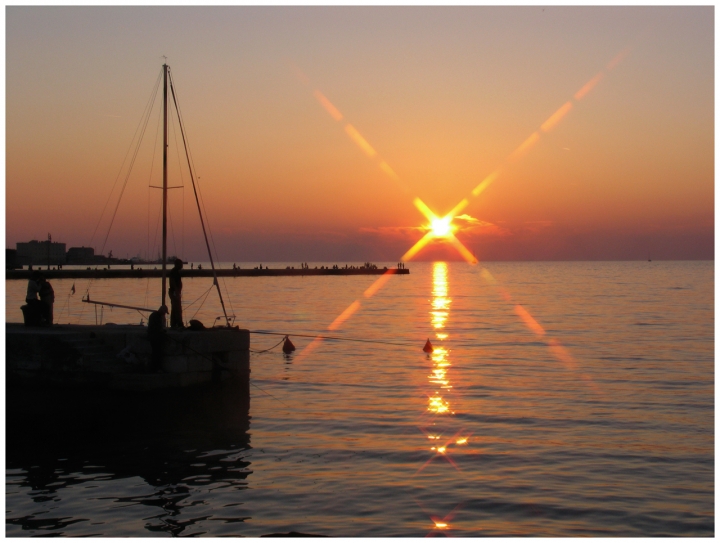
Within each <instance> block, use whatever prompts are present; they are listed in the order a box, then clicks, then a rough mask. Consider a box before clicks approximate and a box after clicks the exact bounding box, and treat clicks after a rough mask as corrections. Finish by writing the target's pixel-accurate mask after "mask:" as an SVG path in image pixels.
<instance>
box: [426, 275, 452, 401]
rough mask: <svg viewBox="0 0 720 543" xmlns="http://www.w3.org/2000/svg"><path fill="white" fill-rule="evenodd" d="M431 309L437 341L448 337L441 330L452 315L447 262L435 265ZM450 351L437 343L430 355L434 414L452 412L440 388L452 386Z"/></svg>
mask: <svg viewBox="0 0 720 543" xmlns="http://www.w3.org/2000/svg"><path fill="white" fill-rule="evenodd" d="M432 296H433V297H432V301H431V307H432V310H431V311H430V323H431V324H432V326H433V328H435V330H436V331H437V332H436V333H435V341H436V342H437V341H444V340H445V339H447V338H448V334H447V332H444V331H441V330H443V329H444V328H445V323H446V322H447V320H448V317H449V315H450V304H451V303H452V299H450V298H449V297H448V266H447V264H446V263H445V262H435V264H434V265H433V290H432ZM449 354H450V351H449V350H448V349H446V348H445V347H443V346H442V345H441V344H438V345H435V348H434V350H433V352H432V354H431V355H430V359H431V360H432V368H431V371H430V375H428V380H429V381H430V384H431V385H432V387H433V390H435V393H434V394H433V395H431V396H430V397H429V399H428V411H430V412H431V413H434V414H446V413H450V412H451V411H450V403H449V402H448V400H447V399H446V398H445V397H443V394H441V393H440V392H439V391H438V389H440V390H444V391H448V390H450V389H451V388H452V385H451V384H450V379H449V378H448V369H449V368H450V360H449Z"/></svg>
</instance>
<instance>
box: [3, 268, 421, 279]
mask: <svg viewBox="0 0 720 543" xmlns="http://www.w3.org/2000/svg"><path fill="white" fill-rule="evenodd" d="M34 271H39V272H41V273H42V274H43V276H45V278H47V279H127V278H137V279H142V278H147V277H162V269H160V268H158V269H155V268H135V269H132V270H131V269H129V268H117V269H115V268H111V269H107V268H97V269H95V268H92V269H89V270H88V269H85V270H69V269H62V270H57V269H54V270H45V269H40V268H36V269H35V270H34ZM168 271H169V269H168ZM215 272H216V273H217V275H218V277H280V276H283V277H284V276H288V275H290V276H315V275H383V274H385V273H391V274H395V275H407V274H409V273H410V270H408V269H406V268H402V269H401V268H367V267H355V268H337V269H333V268H328V267H325V268H311V269H307V268H306V269H303V268H296V269H292V268H290V269H288V268H277V269H274V268H262V269H259V268H257V269H256V268H251V269H240V268H235V269H232V268H230V269H225V268H223V269H216V270H215ZM32 273H33V271H30V270H6V271H5V279H29V278H30V275H31V274H32ZM182 276H183V277H212V276H213V271H212V269H210V268H203V269H201V270H199V269H197V268H195V269H187V268H185V269H183V271H182Z"/></svg>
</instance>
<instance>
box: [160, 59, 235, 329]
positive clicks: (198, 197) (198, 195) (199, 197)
mask: <svg viewBox="0 0 720 543" xmlns="http://www.w3.org/2000/svg"><path fill="white" fill-rule="evenodd" d="M168 74H169V77H170V90H171V92H172V96H173V101H174V102H175V112H176V113H177V117H178V122H179V124H180V133H181V135H182V137H183V144H184V146H185V156H186V157H187V160H188V169H189V170H190V180H191V182H192V186H193V191H194V194H195V201H196V202H197V206H198V213H199V214H200V221H201V223H202V221H203V217H205V220H206V221H207V225H208V230H209V233H210V241H211V242H212V247H213V251H215V258H216V259H218V261H219V260H220V259H219V256H218V255H219V253H218V250H217V246H216V245H215V236H213V233H212V228H210V216H209V214H208V212H207V209H206V208H205V200H204V198H203V196H202V192H201V191H200V178H199V177H198V178H197V179H198V182H197V183H195V176H193V172H197V169H196V167H195V159H194V158H193V156H192V153H191V152H190V147H189V145H188V144H187V139H186V138H187V134H186V132H185V120H184V119H183V115H182V111H181V110H180V105H179V98H178V95H179V93H178V92H177V91H176V90H175V84H174V80H173V76H172V69H171V68H170V67H169V66H168ZM178 156H179V153H178ZM183 195H184V191H183ZM183 197H184V196H183ZM201 207H202V211H201V210H200V208H201ZM183 212H184V208H183ZM203 214H204V215H203ZM203 233H205V226H204V224H203ZM205 243H206V245H207V249H208V256H209V257H210V264H211V266H213V273H214V271H215V268H214V263H213V261H212V253H211V251H210V246H209V243H208V241H207V235H205ZM221 279H222V283H223V286H224V287H225V293H226V294H227V300H228V304H229V305H230V311H231V313H232V315H234V314H235V308H234V307H233V304H232V298H231V297H230V291H229V290H228V288H227V283H226V282H225V278H224V277H222V278H221ZM215 281H216V282H217V276H216V277H215ZM218 295H219V296H220V303H221V304H222V306H223V314H224V315H225V319H226V324H227V325H228V326H230V320H229V319H228V316H227V312H226V311H225V304H224V301H223V298H222V295H221V294H220V286H219V285H218Z"/></svg>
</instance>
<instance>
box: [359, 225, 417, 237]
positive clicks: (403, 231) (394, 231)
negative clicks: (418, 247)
mask: <svg viewBox="0 0 720 543" xmlns="http://www.w3.org/2000/svg"><path fill="white" fill-rule="evenodd" d="M359 231H360V232H364V233H370V234H383V235H393V236H408V235H410V234H413V235H414V234H416V233H417V232H425V231H427V227H425V226H362V227H360V230H359Z"/></svg>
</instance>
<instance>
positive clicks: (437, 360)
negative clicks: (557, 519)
mask: <svg viewBox="0 0 720 543" xmlns="http://www.w3.org/2000/svg"><path fill="white" fill-rule="evenodd" d="M448 271H449V269H448V265H447V264H446V263H445V262H435V263H434V264H433V275H432V298H431V300H430V311H429V319H430V325H431V326H432V329H433V331H434V332H435V337H434V338H432V343H433V351H432V352H431V353H428V359H429V360H430V363H431V366H430V374H429V375H428V376H427V379H428V384H429V387H430V389H429V390H430V393H429V394H428V403H427V408H426V412H425V413H424V414H423V416H422V417H421V419H426V418H427V417H428V416H429V417H430V418H429V420H428V421H427V424H426V425H425V426H426V427H432V430H429V431H428V430H425V429H422V428H421V429H422V430H423V433H424V434H425V436H426V437H427V439H428V440H429V445H427V446H428V448H429V451H428V452H429V455H430V456H429V458H428V460H427V461H426V462H425V463H424V464H423V465H422V466H421V467H420V469H418V471H417V472H416V474H415V475H418V474H419V473H421V472H422V471H423V470H424V469H425V468H426V467H428V466H429V465H430V464H432V463H435V460H440V462H439V463H442V464H443V465H445V466H446V467H445V468H444V469H447V467H450V466H452V467H453V468H455V469H456V470H458V471H459V470H460V468H459V466H458V465H457V463H456V462H455V460H454V459H453V458H452V449H453V448H455V447H458V446H462V445H466V444H467V443H468V439H469V435H467V434H464V433H463V431H462V430H461V431H460V432H456V433H455V434H454V435H452V436H451V437H447V435H443V428H444V429H446V430H447V424H445V423H443V424H438V422H447V420H448V419H447V417H450V416H452V415H454V414H455V412H454V411H453V407H452V404H451V394H452V390H453V385H452V383H451V379H450V368H451V367H452V364H451V362H450V349H449V348H448V347H447V346H446V345H445V341H446V340H447V339H448V338H449V337H450V334H449V333H448V330H447V323H448V319H449V318H450V306H451V304H452V298H450V294H449V276H448ZM418 505H419V506H420V508H421V509H422V510H423V511H424V512H425V513H426V514H427V515H428V516H429V517H430V519H431V520H432V522H433V525H432V527H431V531H430V533H428V535H432V534H433V533H435V532H445V531H447V530H450V529H451V528H452V526H451V525H450V521H451V520H452V518H453V517H454V516H455V514H456V512H457V511H458V509H459V508H460V507H461V506H462V504H460V505H458V506H456V507H455V508H454V509H453V511H451V513H449V514H447V515H445V516H444V517H440V516H438V515H435V514H430V513H428V512H427V511H426V509H425V507H423V506H422V505H421V504H420V503H418Z"/></svg>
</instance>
